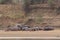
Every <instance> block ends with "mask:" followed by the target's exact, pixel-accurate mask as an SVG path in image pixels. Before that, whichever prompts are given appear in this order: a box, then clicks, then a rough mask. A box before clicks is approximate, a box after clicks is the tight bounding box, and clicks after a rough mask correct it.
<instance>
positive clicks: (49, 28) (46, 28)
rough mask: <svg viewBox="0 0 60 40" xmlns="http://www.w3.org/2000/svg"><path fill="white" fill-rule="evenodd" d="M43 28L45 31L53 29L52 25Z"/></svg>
mask: <svg viewBox="0 0 60 40" xmlns="http://www.w3.org/2000/svg"><path fill="white" fill-rule="evenodd" d="M43 30H46V31H49V30H54V27H51V26H46V27H44V29H43Z"/></svg>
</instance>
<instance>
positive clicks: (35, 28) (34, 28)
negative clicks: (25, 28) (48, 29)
mask: <svg viewBox="0 0 60 40" xmlns="http://www.w3.org/2000/svg"><path fill="white" fill-rule="evenodd" d="M39 30H42V27H38V26H36V27H33V31H39Z"/></svg>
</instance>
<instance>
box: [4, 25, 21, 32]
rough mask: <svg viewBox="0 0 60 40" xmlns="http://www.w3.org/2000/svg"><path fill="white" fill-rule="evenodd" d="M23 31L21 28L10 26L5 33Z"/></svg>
mask: <svg viewBox="0 0 60 40" xmlns="http://www.w3.org/2000/svg"><path fill="white" fill-rule="evenodd" d="M19 30H21V26H19V25H17V26H8V27H7V28H6V30H5V31H19Z"/></svg>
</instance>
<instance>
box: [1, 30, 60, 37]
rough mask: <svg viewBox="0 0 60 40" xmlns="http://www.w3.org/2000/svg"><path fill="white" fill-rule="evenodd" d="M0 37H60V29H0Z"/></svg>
mask: <svg viewBox="0 0 60 40" xmlns="http://www.w3.org/2000/svg"><path fill="white" fill-rule="evenodd" d="M0 37H60V30H53V31H31V32H29V31H8V32H5V31H0Z"/></svg>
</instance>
